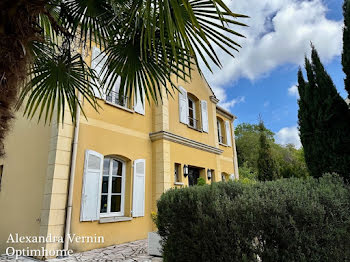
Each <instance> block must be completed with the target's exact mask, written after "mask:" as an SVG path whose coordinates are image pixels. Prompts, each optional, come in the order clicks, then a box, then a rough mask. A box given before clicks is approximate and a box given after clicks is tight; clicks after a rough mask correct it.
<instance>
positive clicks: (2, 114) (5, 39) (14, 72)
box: [0, 0, 47, 157]
mask: <svg viewBox="0 0 350 262" xmlns="http://www.w3.org/2000/svg"><path fill="white" fill-rule="evenodd" d="M46 2H47V1H45V0H17V1H16V0H11V1H9V0H5V1H1V3H0V157H3V156H4V155H5V148H4V140H5V136H6V134H7V133H8V131H9V130H10V127H11V123H12V122H13V119H14V105H15V103H16V101H17V95H18V93H19V90H20V88H21V86H22V85H23V84H24V81H25V80H26V77H27V69H28V65H29V63H30V51H29V50H30V48H29V46H30V44H31V42H32V41H33V40H38V39H40V38H39V37H40V31H39V27H38V15H39V14H40V13H41V12H42V11H43V10H44V7H45V4H46Z"/></svg>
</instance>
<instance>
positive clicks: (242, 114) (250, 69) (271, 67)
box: [205, 0, 346, 146]
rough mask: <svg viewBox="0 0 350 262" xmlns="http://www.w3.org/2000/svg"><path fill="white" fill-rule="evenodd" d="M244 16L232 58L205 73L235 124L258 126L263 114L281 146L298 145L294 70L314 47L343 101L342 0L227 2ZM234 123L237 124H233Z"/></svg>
mask: <svg viewBox="0 0 350 262" xmlns="http://www.w3.org/2000/svg"><path fill="white" fill-rule="evenodd" d="M225 2H226V3H227V4H228V5H229V6H230V8H231V10H233V11H235V12H241V13H244V14H248V15H249V16H250V17H251V18H250V19H248V20H246V21H245V22H246V23H248V24H249V27H248V28H244V29H243V30H242V29H241V28H235V29H236V30H237V31H239V32H243V34H244V35H245V36H247V38H246V39H243V40H241V41H240V43H241V44H242V46H243V48H242V49H241V51H240V53H239V54H237V56H236V59H234V60H233V59H232V58H229V57H228V56H225V55H224V54H223V53H220V52H219V54H220V55H221V56H220V57H221V59H222V61H223V69H222V70H219V69H217V70H214V74H211V73H209V72H206V73H205V76H206V78H207V79H208V81H209V83H210V85H211V86H212V87H213V89H214V90H215V92H216V95H217V96H218V97H219V99H220V100H221V105H222V106H223V107H225V108H226V109H228V110H230V111H231V112H232V113H233V114H235V115H237V117H238V120H237V123H242V122H249V123H256V122H257V119H258V115H259V114H261V115H262V117H263V119H264V121H265V124H266V126H267V127H268V128H269V129H271V130H272V131H274V132H275V133H276V140H277V141H278V142H279V143H281V144H286V143H294V144H295V145H296V146H300V142H299V137H298V131H297V112H298V105H297V95H298V94H297V92H296V87H295V85H296V83H297V77H296V76H297V70H298V67H299V65H303V57H304V56H305V54H306V55H308V54H309V52H310V41H312V42H313V43H314V44H315V46H316V48H317V49H318V51H319V53H320V56H321V59H322V60H323V62H324V64H325V66H326V69H327V71H328V72H329V73H330V75H331V76H332V78H333V81H334V82H335V84H336V86H337V88H338V91H339V92H340V94H341V95H342V96H343V97H345V96H346V92H345V90H344V84H343V78H344V75H343V72H342V68H341V61H340V59H341V57H340V54H341V49H342V25H343V22H342V20H343V17H342V3H343V1H342V0H328V1H322V0H309V1H301V0H245V1H243V0H239V1H238V0H236V1H231V0H227V1H225ZM293 86H294V87H293ZM237 123H236V124H237Z"/></svg>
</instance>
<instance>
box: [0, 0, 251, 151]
mask: <svg viewBox="0 0 350 262" xmlns="http://www.w3.org/2000/svg"><path fill="white" fill-rule="evenodd" d="M242 17H246V16H244V15H240V14H236V13H233V12H232V11H231V10H230V9H229V8H228V7H227V6H226V5H225V4H224V2H223V1H222V0H155V1H152V0H94V1H91V0H22V1H10V0H4V1H1V2H0V57H1V60H0V156H1V155H2V154H3V153H4V152H3V148H2V147H3V139H4V136H5V133H6V132H7V131H8V129H9V123H10V120H11V119H12V118H13V107H14V105H15V104H16V103H17V107H19V106H20V105H21V104H22V103H23V102H24V101H25V98H27V97H28V102H27V104H26V107H25V114H26V115H27V116H28V117H33V116H34V114H35V113H36V112H37V111H38V112H39V118H40V117H43V118H44V119H45V121H48V122H49V121H51V120H52V118H53V117H54V116H55V115H56V119H57V121H59V120H62V121H63V118H64V112H65V110H64V109H65V108H64V107H65V106H66V103H67V105H68V108H69V111H70V113H71V117H72V120H73V121H74V120H75V112H76V110H77V107H81V104H80V102H79V100H78V96H77V93H78V92H79V93H81V94H82V96H83V98H84V100H85V101H86V102H87V103H90V104H91V105H92V106H93V107H94V108H95V109H96V110H97V109H98V104H97V101H96V99H95V96H94V87H97V86H98V87H101V92H102V90H103V91H105V92H107V93H108V92H109V91H110V90H111V88H112V86H114V84H115V83H116V81H119V79H118V78H120V80H121V81H120V82H121V84H120V85H121V86H120V93H121V94H127V96H128V97H132V95H131V94H134V95H136V96H137V95H140V94H141V92H142V88H143V89H144V92H145V95H146V98H147V100H155V101H158V100H160V99H161V93H162V90H161V89H162V88H166V94H167V95H169V94H170V95H171V93H172V92H173V91H175V90H176V86H175V83H174V79H175V78H172V77H171V76H174V75H175V76H176V78H178V79H183V80H185V81H188V80H190V79H191V71H192V70H193V69H195V68H199V66H198V65H199V63H198V61H199V59H201V60H202V61H204V64H205V65H206V66H207V67H208V68H209V69H211V68H210V62H213V64H214V65H216V66H219V67H221V63H220V60H219V58H218V56H217V54H216V52H215V51H214V47H215V46H218V47H219V49H221V50H223V51H224V52H226V53H228V54H230V55H231V56H233V53H234V52H235V51H237V50H238V49H239V48H240V45H239V44H238V43H237V42H236V41H235V37H242V35H241V34H239V33H238V32H236V31H234V30H233V29H232V26H244V24H243V23H241V22H239V21H237V18H242ZM93 44H96V45H97V46H98V47H99V48H100V49H102V54H101V60H102V59H104V60H105V61H106V63H105V64H104V66H103V69H102V72H101V75H99V76H98V75H96V73H95V72H94V70H92V69H91V68H90V65H88V64H86V63H85V59H84V57H83V53H84V52H85V50H86V49H89V48H90V47H91V46H92V45H93ZM106 56H108V57H106ZM28 69H29V71H28ZM28 78H29V82H28V83H26V85H25V87H24V88H23V89H22V93H21V96H20V99H19V101H17V96H18V92H19V89H20V87H21V86H22V84H23V83H24V82H25V80H27V79H28ZM100 78H102V80H101V81H100V80H99V79H100ZM166 83H170V85H166ZM167 86H168V87H170V88H169V89H167Z"/></svg>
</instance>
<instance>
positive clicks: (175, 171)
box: [174, 163, 181, 183]
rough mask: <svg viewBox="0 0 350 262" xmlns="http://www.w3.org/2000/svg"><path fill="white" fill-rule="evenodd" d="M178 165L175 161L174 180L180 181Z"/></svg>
mask: <svg viewBox="0 0 350 262" xmlns="http://www.w3.org/2000/svg"><path fill="white" fill-rule="evenodd" d="M180 167H181V165H180V164H178V163H175V166H174V182H175V183H176V182H180Z"/></svg>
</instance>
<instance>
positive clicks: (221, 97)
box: [212, 86, 245, 111]
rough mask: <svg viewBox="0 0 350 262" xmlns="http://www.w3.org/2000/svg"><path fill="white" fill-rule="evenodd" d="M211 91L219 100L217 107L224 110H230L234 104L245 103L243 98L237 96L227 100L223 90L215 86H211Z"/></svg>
mask: <svg viewBox="0 0 350 262" xmlns="http://www.w3.org/2000/svg"><path fill="white" fill-rule="evenodd" d="M212 89H213V91H214V93H215V96H216V97H217V98H218V99H219V100H220V102H219V106H221V107H222V108H224V109H226V110H228V111H229V110H230V109H232V108H233V107H234V106H235V105H236V104H239V103H243V102H245V97H244V96H239V97H236V98H234V99H232V100H227V95H226V92H225V90H224V89H223V88H221V87H217V86H212Z"/></svg>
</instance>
